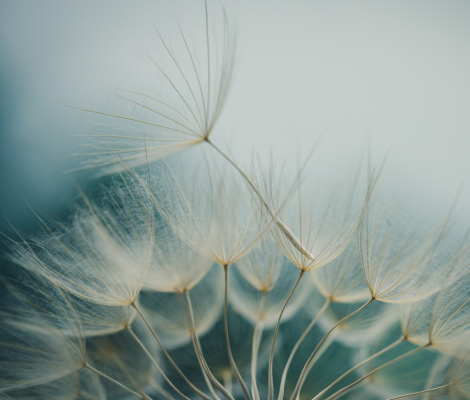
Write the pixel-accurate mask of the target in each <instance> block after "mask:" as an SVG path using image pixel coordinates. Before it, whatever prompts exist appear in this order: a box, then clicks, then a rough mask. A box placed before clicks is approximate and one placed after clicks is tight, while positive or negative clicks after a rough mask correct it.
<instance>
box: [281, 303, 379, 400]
mask: <svg viewBox="0 0 470 400" xmlns="http://www.w3.org/2000/svg"><path fill="white" fill-rule="evenodd" d="M374 300H375V299H374V298H373V297H371V298H370V299H369V300H368V301H367V302H366V303H365V304H364V305H362V306H361V307H359V308H358V309H357V310H356V311H353V312H352V313H351V314H349V315H347V316H346V317H344V318H343V319H342V320H340V321H338V322H337V323H336V324H334V325H333V327H332V328H331V329H330V330H329V331H328V332H327V333H326V335H325V336H323V339H322V340H320V343H318V345H317V347H315V350H313V353H312V354H311V355H310V357H309V358H308V360H307V362H306V363H305V365H304V368H303V369H302V372H301V374H300V377H299V380H298V381H297V384H296V385H295V389H294V392H293V393H292V396H291V398H290V400H296V399H297V396H298V395H299V393H300V388H301V387H302V385H303V381H304V380H305V378H306V377H307V373H308V366H309V364H310V363H311V362H312V359H313V357H315V354H316V353H317V351H318V349H319V348H320V347H321V345H322V344H323V342H324V341H325V340H326V339H327V338H328V336H329V335H330V334H331V332H333V330H334V329H335V328H336V327H337V326H338V325H339V324H341V323H342V322H344V321H346V320H347V319H349V318H351V317H352V316H353V315H355V314H357V313H358V312H359V311H361V310H363V309H364V308H365V307H367V306H368V305H369V304H370V303H372V302H373V301H374Z"/></svg>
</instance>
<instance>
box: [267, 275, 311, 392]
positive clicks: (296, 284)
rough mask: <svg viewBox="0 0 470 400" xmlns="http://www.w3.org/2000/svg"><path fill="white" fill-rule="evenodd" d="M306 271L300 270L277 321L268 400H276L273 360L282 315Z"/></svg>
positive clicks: (269, 372)
mask: <svg viewBox="0 0 470 400" xmlns="http://www.w3.org/2000/svg"><path fill="white" fill-rule="evenodd" d="M304 274H305V271H304V270H300V274H299V277H298V278H297V281H296V282H295V285H294V287H293V288H292V290H291V292H290V293H289V296H288V297H287V300H286V302H285V303H284V306H283V307H282V310H281V313H280V314H279V318H278V319H277V325H276V330H275V331H274V337H273V344H272V346H271V353H270V355H269V371H268V400H273V399H274V382H273V360H274V346H275V345H276V338H277V334H278V332H279V325H280V324H281V319H282V314H284V310H285V309H286V307H287V304H288V303H289V300H290V299H291V297H292V295H293V294H294V292H295V289H297V286H298V285H299V282H300V280H301V279H302V277H303V276H304Z"/></svg>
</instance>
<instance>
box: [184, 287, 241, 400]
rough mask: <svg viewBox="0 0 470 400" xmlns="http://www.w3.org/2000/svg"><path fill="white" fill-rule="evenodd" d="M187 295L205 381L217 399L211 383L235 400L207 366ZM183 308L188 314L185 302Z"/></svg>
mask: <svg viewBox="0 0 470 400" xmlns="http://www.w3.org/2000/svg"><path fill="white" fill-rule="evenodd" d="M185 294H186V301H187V302H188V307H189V316H188V317H189V318H188V319H189V326H190V332H191V338H192V339H193V345H194V350H195V351H196V355H197V358H198V361H199V365H200V366H201V369H202V373H203V375H204V379H205V380H206V383H207V385H208V387H209V390H210V391H211V393H212V394H213V395H214V397H215V398H216V399H219V396H217V394H216V393H215V391H214V388H213V387H212V385H211V382H212V383H213V384H214V385H215V387H216V388H217V389H219V390H220V392H221V393H222V394H223V395H224V396H225V397H226V398H227V399H228V400H234V398H233V396H232V395H231V394H230V391H229V390H227V389H226V388H225V387H224V386H223V385H222V384H221V383H220V382H219V381H218V380H217V379H216V378H215V376H214V375H213V374H212V372H211V370H210V369H209V366H208V365H207V362H206V360H205V358H204V355H203V353H202V349H201V344H200V343H199V338H198V336H197V333H196V324H195V322H194V312H193V305H192V303H191V297H190V295H189V291H186V292H185ZM183 308H184V311H185V313H187V310H186V307H185V305H184V302H183Z"/></svg>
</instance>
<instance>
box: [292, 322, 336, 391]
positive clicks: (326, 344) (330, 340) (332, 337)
mask: <svg viewBox="0 0 470 400" xmlns="http://www.w3.org/2000/svg"><path fill="white" fill-rule="evenodd" d="M338 334H339V332H338V331H336V332H332V333H331V335H330V336H328V339H326V340H325V342H324V343H323V346H322V347H321V349H320V350H318V351H317V354H315V357H313V358H312V362H311V363H310V365H309V366H308V368H307V373H306V374H305V376H308V374H309V373H310V371H311V370H312V368H313V367H314V366H315V363H316V362H317V361H318V359H319V358H320V357H321V356H322V355H323V353H324V352H325V351H326V350H328V348H329V347H330V346H331V345H332V344H333V343H334V342H335V340H336V337H337V336H338ZM305 381H306V379H304V380H303V381H302V383H301V385H300V389H299V393H300V392H301V391H302V388H303V386H304V384H305ZM298 397H299V396H297V398H298Z"/></svg>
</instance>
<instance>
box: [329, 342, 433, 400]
mask: <svg viewBox="0 0 470 400" xmlns="http://www.w3.org/2000/svg"><path fill="white" fill-rule="evenodd" d="M429 346H430V344H429V343H428V344H425V345H424V346H421V347H418V348H417V349H414V350H411V351H409V352H408V353H405V354H403V355H401V356H400V357H397V358H394V359H393V360H391V361H389V362H387V363H385V364H383V365H381V366H380V367H377V368H375V369H374V370H372V371H370V372H369V373H367V374H365V375H364V376H363V377H362V378H359V379H358V380H356V381H354V382H353V383H351V384H349V385H348V386H345V387H344V388H342V389H341V390H338V391H337V392H336V393H333V394H332V395H331V396H330V397H328V398H327V399H326V400H333V399H336V398H338V397H340V396H342V395H343V394H344V393H346V392H347V391H348V390H349V389H351V388H352V387H354V386H356V385H357V384H358V383H360V382H362V381H363V380H364V379H367V378H368V377H369V376H371V375H372V374H375V373H376V372H378V371H380V370H381V369H384V368H385V367H388V366H389V365H392V364H393V363H396V362H397V361H400V360H402V359H404V358H406V357H408V356H411V355H412V354H415V353H417V352H418V351H421V350H424V349H425V348H427V347H429Z"/></svg>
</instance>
